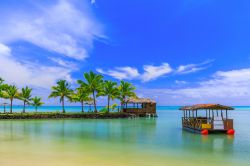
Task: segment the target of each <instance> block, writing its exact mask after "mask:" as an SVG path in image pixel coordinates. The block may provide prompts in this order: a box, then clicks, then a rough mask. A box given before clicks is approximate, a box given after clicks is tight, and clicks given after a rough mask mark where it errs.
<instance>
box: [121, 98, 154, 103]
mask: <svg viewBox="0 0 250 166" xmlns="http://www.w3.org/2000/svg"><path fill="white" fill-rule="evenodd" d="M125 103H139V104H140V103H152V104H154V103H156V101H154V100H151V99H149V98H128V99H126V100H125Z"/></svg>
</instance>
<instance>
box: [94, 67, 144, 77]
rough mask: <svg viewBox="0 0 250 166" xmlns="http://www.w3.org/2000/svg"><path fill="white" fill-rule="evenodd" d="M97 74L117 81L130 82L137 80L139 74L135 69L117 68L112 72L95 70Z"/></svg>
mask: <svg viewBox="0 0 250 166" xmlns="http://www.w3.org/2000/svg"><path fill="white" fill-rule="evenodd" d="M96 70H97V72H99V73H101V74H105V75H109V76H111V77H114V78H116V79H119V80H123V79H127V80H132V79H135V78H137V77H138V76H139V75H140V74H139V72H138V70H137V69H136V68H133V67H117V68H115V69H114V70H108V71H104V70H103V69H96Z"/></svg>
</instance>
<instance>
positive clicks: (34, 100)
mask: <svg viewBox="0 0 250 166" xmlns="http://www.w3.org/2000/svg"><path fill="white" fill-rule="evenodd" d="M43 104H44V103H43V102H42V98H41V97H37V96H35V97H34V98H32V99H31V105H32V106H34V107H35V112H37V108H38V107H40V106H42V105H43Z"/></svg>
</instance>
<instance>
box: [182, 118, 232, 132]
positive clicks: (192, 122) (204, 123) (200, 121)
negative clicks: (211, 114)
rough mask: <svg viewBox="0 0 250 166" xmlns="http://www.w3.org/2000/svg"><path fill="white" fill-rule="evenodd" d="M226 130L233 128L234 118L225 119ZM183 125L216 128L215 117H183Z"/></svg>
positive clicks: (197, 128)
mask: <svg viewBox="0 0 250 166" xmlns="http://www.w3.org/2000/svg"><path fill="white" fill-rule="evenodd" d="M222 121H223V124H224V130H229V129H233V119H223V120H222ZM182 126H183V127H186V128H192V129H196V130H201V129H214V119H213V118H193V117H182Z"/></svg>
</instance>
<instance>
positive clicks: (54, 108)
mask: <svg viewBox="0 0 250 166" xmlns="http://www.w3.org/2000/svg"><path fill="white" fill-rule="evenodd" d="M104 107H105V106H97V109H98V110H101V109H102V108H104ZM179 108H180V106H157V111H161V110H162V111H175V110H178V109H179ZM234 108H235V110H238V111H250V106H234ZM65 109H66V111H67V112H81V109H82V108H81V106H65ZM3 110H4V107H3V106H0V112H3ZM9 110H10V107H9V106H6V111H7V112H8V111H9ZM22 110H23V106H13V112H21V111H22ZM34 110H35V108H34V107H33V106H27V107H26V111H27V112H34ZM61 110H62V107H61V106H41V107H39V108H38V112H60V111H61ZM93 110H94V107H93V106H91V107H89V106H84V111H85V112H91V111H93Z"/></svg>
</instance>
